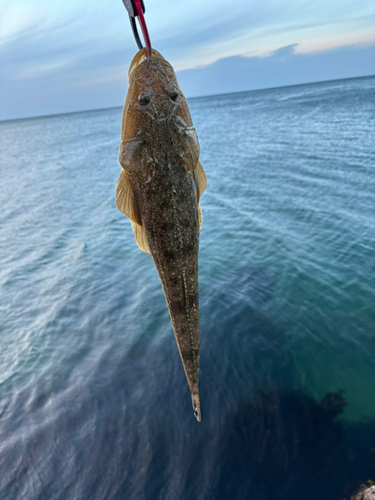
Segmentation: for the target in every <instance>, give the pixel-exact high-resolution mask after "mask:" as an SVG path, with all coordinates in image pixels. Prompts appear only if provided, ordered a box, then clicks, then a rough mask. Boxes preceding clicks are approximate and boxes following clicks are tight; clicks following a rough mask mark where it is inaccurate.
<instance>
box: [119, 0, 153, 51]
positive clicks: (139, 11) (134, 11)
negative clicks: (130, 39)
mask: <svg viewBox="0 0 375 500" xmlns="http://www.w3.org/2000/svg"><path fill="white" fill-rule="evenodd" d="M122 1H123V4H124V5H125V8H126V10H127V11H128V14H129V20H130V26H131V28H132V31H133V36H134V38H135V42H136V44H137V45H138V48H139V49H142V48H143V45H142V42H141V39H140V38H139V34H138V30H137V25H136V22H135V18H136V17H138V22H139V24H140V26H141V30H142V35H143V39H144V41H145V45H146V55H147V57H150V56H151V42H150V37H149V36H148V31H147V26H146V21H145V18H144V16H143V14H144V12H145V11H146V9H145V4H144V3H143V0H122Z"/></svg>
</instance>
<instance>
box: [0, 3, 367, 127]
mask: <svg viewBox="0 0 375 500" xmlns="http://www.w3.org/2000/svg"><path fill="white" fill-rule="evenodd" d="M145 4H146V21H147V25H148V28H149V32H150V37H151V41H152V44H153V46H154V47H155V48H156V49H158V50H159V51H160V52H161V53H162V54H163V55H164V56H165V57H166V58H167V59H168V60H169V61H170V62H171V64H172V65H173V66H174V68H175V69H176V70H189V71H190V72H191V71H194V68H200V69H198V70H197V71H199V74H202V69H201V67H202V66H204V67H206V68H207V70H208V69H209V68H210V67H211V66H210V65H212V64H213V63H215V62H217V61H218V60H221V59H224V60H226V61H231V58H232V57H234V56H242V57H244V58H245V59H249V58H250V60H251V59H253V61H255V60H257V61H259V60H260V59H262V60H263V61H266V62H267V63H268V64H269V65H272V64H273V62H274V60H275V57H274V54H277V53H279V54H280V52H277V51H278V50H279V49H281V48H283V47H292V49H290V50H289V52H288V53H289V55H291V54H292V55H294V56H295V61H302V60H305V61H306V60H308V57H309V56H311V55H314V57H315V59H314V61H317V59H316V57H318V59H319V55H322V59H321V61H323V62H322V64H321V65H320V66H322V67H323V69H324V57H325V56H324V54H326V53H331V55H332V54H333V57H334V55H335V54H339V52H340V51H338V50H337V49H338V48H343V47H346V48H348V47H351V48H353V47H355V48H356V49H357V52H356V56H355V57H354V56H353V57H354V59H353V61H355V60H356V58H359V59H360V60H361V61H362V66H361V68H359V69H358V68H357V69H356V70H354V67H353V71H352V72H351V68H350V65H351V64H352V63H351V59H348V65H349V68H348V71H347V74H345V75H346V76H360V75H359V74H358V71H359V73H361V72H362V73H363V74H372V73H374V71H375V67H374V65H372V63H371V58H369V56H368V54H369V53H368V50H369V47H371V46H373V47H375V25H374V18H375V3H374V2H369V1H368V0H365V1H364V0H341V1H338V0H325V1H323V0H315V1H308V0H290V1H288V2H285V1H281V0H267V2H262V3H260V2H259V1H254V0H237V1H236V2H233V1H231V2H224V1H222V0H207V1H202V0H199V1H198V0H183V1H182V0H180V1H176V0H174V1H172V0H164V1H161V0H159V1H156V0H145ZM0 8H1V12H2V16H1V21H0V22H1V24H0V64H1V73H0V106H1V107H0V119H8V118H17V117H23V116H35V115H43V114H51V113H60V112H68V111H75V110H81V109H82V110H83V109H93V108H101V107H107V106H116V105H121V103H122V101H123V99H124V96H125V92H126V87H127V83H126V82H127V69H128V66H129V63H130V60H131V59H132V57H133V55H134V54H135V52H136V50H137V48H136V45H135V43H134V40H133V37H132V34H131V30H130V26H129V22H128V18H127V14H126V10H125V8H124V6H123V4H122V1H121V0H111V1H109V2H108V1H106V2H104V1H101V2H99V1H98V0H91V1H88V0H75V1H72V0H64V1H63V0H34V1H33V2H30V0H27V1H25V0H15V1H13V2H9V0H0ZM352 54H353V52H352ZM339 55H340V54H339ZM340 57H341V59H342V60H344V59H343V58H345V57H344V55H343V53H342V52H341V55H340ZM254 58H255V59H254ZM306 58H307V59H306ZM310 60H312V59H310ZM374 61H375V57H374ZM330 64H331V63H330ZM216 65H217V63H216ZM253 66H254V65H252V68H253ZM263 66H264V64H263ZM263 66H262V65H260V66H259V65H258V66H256V67H258V68H259V71H262V67H263ZM320 66H319V64H317V65H316V68H317V69H316V75H315V76H314V75H313V78H312V79H313V80H315V81H317V80H319V79H326V76H324V75H326V73H327V72H324V71H323V72H322V71H321V67H320ZM275 67H276V66H275ZM242 68H243V69H242V70H241V71H239V70H238V77H237V80H238V78H240V79H243V81H242V80H241V81H242V83H241V85H242V86H244V88H243V89H246V88H253V87H252V86H251V84H250V83H251V82H250V83H249V79H248V75H247V74H246V71H247V69H246V68H247V66H246V64H244V65H243V66H242ZM278 68H279V73H280V71H281V72H282V69H281V70H280V68H281V66H280V65H279V66H278ZM225 71H226V70H225V68H224V67H223V73H222V78H225ZM295 71H296V72H297V76H296V78H297V80H298V66H297V67H296V69H295ZM268 73H269V74H272V71H271V73H270V72H269V71H268ZM183 74H185V75H186V72H183V73H181V75H183ZM190 74H192V73H190ZM338 74H339V73H338ZM320 75H321V76H320ZM275 76H276V75H274V76H273V77H270V78H269V80H267V78H265V79H261V81H262V85H264V86H266V87H272V86H277V85H282V84H283V83H282V81H283V78H280V79H279V80H278V78H277V76H276V77H275ZM280 76H281V77H282V76H283V75H280ZM338 77H340V76H338ZM284 79H285V78H284ZM305 79H306V76H305ZM229 80H230V79H229ZM303 81H306V80H304V75H303V73H302V70H301V83H302V82H303ZM246 82H248V86H247V87H246ZM280 82H281V83H280ZM296 83H298V81H297V82H296ZM225 88H226V89H227V91H231V90H236V88H235V87H233V88H231V87H230V85H229V86H226V87H225ZM241 88H242V87H241ZM217 91H218V90H217V89H216V88H215V86H214V85H213V86H212V88H211V89H209V91H207V87H206V86H205V87H203V86H202V88H201V89H200V88H199V86H197V85H195V89H194V92H193V94H194V95H207V94H209V93H217ZM189 92H190V91H189V89H187V90H186V89H185V93H186V94H187V95H189ZM190 94H191V95H192V93H191V92H190Z"/></svg>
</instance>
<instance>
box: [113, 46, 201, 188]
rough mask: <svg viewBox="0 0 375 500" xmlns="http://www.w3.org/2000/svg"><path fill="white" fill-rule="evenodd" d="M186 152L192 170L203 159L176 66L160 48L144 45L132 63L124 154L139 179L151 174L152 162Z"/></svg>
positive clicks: (125, 165) (123, 134)
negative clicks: (148, 55) (174, 68)
mask: <svg viewBox="0 0 375 500" xmlns="http://www.w3.org/2000/svg"><path fill="white" fill-rule="evenodd" d="M167 155H169V157H171V156H173V155H175V157H179V158H182V159H183V161H184V164H185V167H186V169H187V170H188V171H193V170H194V169H195V168H196V166H197V164H198V160H199V143H198V138H197V134H196V132H195V129H194V127H193V123H192V120H191V115H190V111H189V108H188V105H187V101H186V98H185V96H184V94H183V92H182V91H181V88H180V86H179V84H178V82H177V78H176V75H175V72H174V70H173V68H172V66H171V65H170V64H169V63H168V62H167V61H166V60H165V59H164V57H163V56H162V55H161V54H160V53H159V52H158V51H156V50H152V55H151V56H150V57H146V50H145V49H142V50H140V51H139V52H138V53H137V54H136V55H135V56H134V58H133V60H132V62H131V64H130V67H129V89H128V93H127V96H126V99H125V104H124V109H123V117H122V131H121V145H120V154H119V160H120V164H121V166H122V167H123V168H124V169H125V170H126V171H127V173H128V174H129V175H130V176H132V177H133V178H134V179H135V180H137V181H138V182H141V183H143V182H146V181H147V179H149V178H150V175H149V172H150V167H151V165H152V164H155V163H156V164H158V163H159V164H163V162H165V161H167V160H166V157H167Z"/></svg>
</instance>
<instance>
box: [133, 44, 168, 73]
mask: <svg viewBox="0 0 375 500" xmlns="http://www.w3.org/2000/svg"><path fill="white" fill-rule="evenodd" d="M151 57H157V58H158V59H162V60H163V61H165V59H164V57H163V56H162V55H161V54H160V52H158V51H157V50H155V49H152V53H151ZM146 59H147V55H146V48H143V49H141V50H140V51H139V52H137V53H136V54H135V56H134V57H133V60H132V62H131V63H130V66H129V71H128V76H130V75H131V73H132V72H133V71H134V70H135V68H137V67H138V66H139V65H140V64H142V63H143V62H144V61H145V60H146Z"/></svg>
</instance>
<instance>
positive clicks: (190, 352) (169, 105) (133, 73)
mask: <svg viewBox="0 0 375 500" xmlns="http://www.w3.org/2000/svg"><path fill="white" fill-rule="evenodd" d="M119 160H120V164H121V166H122V168H123V171H122V172H121V173H120V177H119V181H118V185H117V190H116V204H117V206H118V208H119V209H120V210H121V212H123V213H124V214H125V215H127V216H128V217H129V218H130V220H131V222H132V227H133V230H134V234H135V237H136V242H137V244H138V246H139V247H140V248H141V250H144V251H146V252H149V253H150V254H151V256H152V258H153V261H154V263H155V266H156V269H157V271H158V273H159V277H160V281H161V284H162V287H163V291H164V295H165V299H166V302H167V306H168V309H169V314H170V317H171V321H172V326H173V330H174V333H175V337H176V341H177V346H178V349H179V353H180V357H181V360H182V364H183V367H184V370H185V375H186V378H187V381H188V384H189V388H190V392H191V396H192V402H193V408H194V414H195V416H196V418H197V420H198V421H200V419H201V413H200V401H199V390H198V378H199V336H200V334H199V299H198V248H199V230H200V226H201V224H202V217H201V212H200V206H199V197H200V195H201V194H202V192H203V191H204V189H205V186H206V176H205V173H204V171H203V168H202V166H201V164H200V162H199V143H198V138H197V135H196V132H195V129H194V127H193V123H192V121H191V116H190V112H189V109H188V106H187V102H186V99H185V97H184V95H183V93H182V92H181V89H180V87H179V86H178V83H177V79H176V76H175V74H174V71H173V69H172V67H171V66H170V64H169V63H168V62H167V61H165V59H164V58H163V57H162V56H161V55H160V54H159V53H158V52H157V51H153V53H152V56H151V57H150V58H147V59H146V57H145V49H142V50H141V51H140V52H138V54H136V56H135V57H134V59H133V61H132V63H131V65H130V69H129V90H128V94H127V97H126V99H125V104H124V109H123V118H122V134H121V144H120V153H119Z"/></svg>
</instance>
